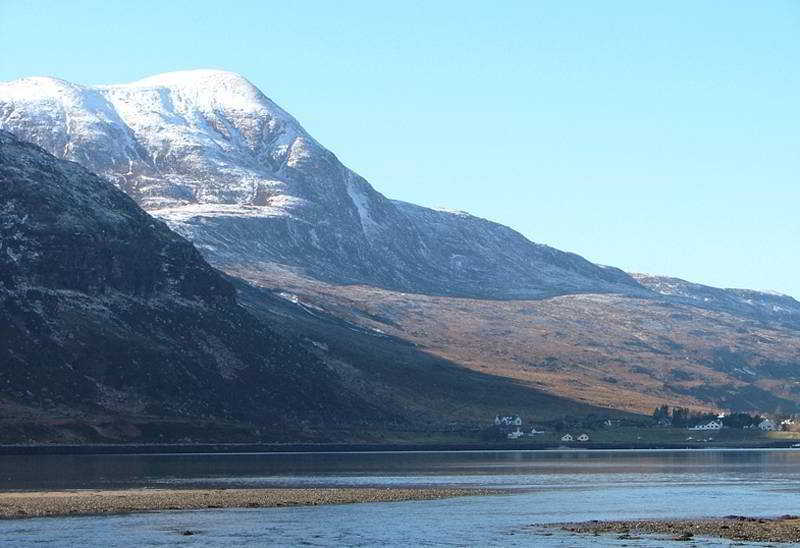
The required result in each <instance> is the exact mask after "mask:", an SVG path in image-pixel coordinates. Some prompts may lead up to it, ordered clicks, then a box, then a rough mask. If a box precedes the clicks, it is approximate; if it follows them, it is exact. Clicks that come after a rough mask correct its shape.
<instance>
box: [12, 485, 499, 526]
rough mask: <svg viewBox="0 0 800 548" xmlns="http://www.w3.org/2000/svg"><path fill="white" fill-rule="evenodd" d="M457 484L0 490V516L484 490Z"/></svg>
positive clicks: (389, 498) (347, 500) (422, 496)
mask: <svg viewBox="0 0 800 548" xmlns="http://www.w3.org/2000/svg"><path fill="white" fill-rule="evenodd" d="M495 492H496V491H493V490H487V489H461V488H430V489H428V488H413V489H411V488H409V489H400V488H398V489H379V488H354V489H131V490H118V491H101V490H74V491H39V492H7V493H0V518H3V519H18V518H31V517H43V516H72V515H91V514H122V513H128V512H146V511H155V510H197V509H204V508H265V507H275V506H316V505H320V504H351V503H358V502H397V501H405V500H431V499H442V498H449V497H459V496H470V495H486V494H492V493H495Z"/></svg>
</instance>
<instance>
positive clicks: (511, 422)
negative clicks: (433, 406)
mask: <svg viewBox="0 0 800 548" xmlns="http://www.w3.org/2000/svg"><path fill="white" fill-rule="evenodd" d="M625 427H635V428H640V429H659V428H660V429H671V430H672V431H674V430H676V429H677V430H685V431H687V438H686V440H687V441H691V440H694V439H695V438H694V437H693V436H692V434H691V433H692V432H707V433H710V432H719V431H721V430H723V429H730V430H741V431H743V432H744V431H754V432H776V431H790V432H800V417H795V416H783V417H779V416H775V417H771V418H770V417H764V416H761V415H751V414H748V413H741V412H737V413H719V414H713V413H701V412H693V411H691V410H689V409H686V408H681V407H676V408H672V409H670V408H669V407H668V406H666V405H665V406H662V407H659V408H657V409H656V410H655V411H654V412H653V414H652V417H651V419H649V420H647V419H646V420H644V421H635V422H631V421H626V420H624V419H611V418H605V419H599V418H597V417H590V418H588V419H584V420H580V421H572V422H570V421H568V420H561V421H551V422H549V423H547V424H545V423H541V424H532V423H526V422H525V421H523V419H522V417H521V416H520V415H506V414H497V415H495V417H494V420H493V425H492V426H491V427H490V428H489V432H490V435H491V437H493V438H494V439H509V440H522V439H528V440H532V439H536V438H537V437H541V436H543V435H545V434H548V436H547V437H548V438H549V439H551V440H552V439H553V438H554V437H555V438H556V439H559V440H561V441H562V442H589V441H592V439H593V435H594V433H596V432H597V431H598V430H607V429H614V428H625ZM711 439H713V438H705V439H704V440H702V441H710V440H711ZM698 441H701V440H699V439H698Z"/></svg>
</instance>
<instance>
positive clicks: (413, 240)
mask: <svg viewBox="0 0 800 548" xmlns="http://www.w3.org/2000/svg"><path fill="white" fill-rule="evenodd" d="M0 128H2V129H6V130H8V131H10V132H12V133H14V134H16V135H17V136H18V137H20V138H22V139H24V140H27V141H31V142H33V143H36V144H38V145H40V146H42V147H43V148H45V149H46V150H48V151H49V152H51V153H52V154H54V155H56V156H58V157H61V158H64V159H67V160H72V161H75V162H78V163H81V164H82V165H84V166H85V167H87V168H89V169H90V170H92V171H95V172H97V173H99V174H101V175H103V176H105V177H107V178H108V179H109V180H111V181H112V182H113V183H114V184H115V185H116V186H118V187H119V188H121V189H122V190H124V191H125V192H127V193H128V194H129V195H131V196H132V197H133V198H134V199H135V200H136V201H137V202H139V204H140V205H142V206H143V207H144V208H145V209H147V210H148V211H150V212H151V213H153V214H154V215H157V216H159V217H161V218H162V219H164V220H166V221H167V222H168V223H169V224H170V226H171V227H172V228H173V229H175V230H177V231H178V232H180V233H182V234H183V235H185V236H187V237H188V238H190V239H192V240H193V241H194V242H195V244H196V245H197V246H198V248H199V249H200V250H201V251H202V252H203V253H204V254H205V255H206V257H207V258H208V259H209V260H210V261H211V262H212V263H214V264H216V265H217V266H220V267H223V268H227V269H235V270H236V271H237V272H239V273H242V272H247V271H260V270H273V271H274V270H277V271H278V272H281V271H291V272H293V273H297V274H300V275H303V276H309V277H313V278H318V279H321V280H326V281H332V282H336V283H363V284H370V285H376V286H380V287H386V288H390V289H397V290H401V291H410V292H419V293H435V294H444V295H458V296H475V297H489V298H515V297H541V296H547V295H553V294H559V293H574V292H621V293H633V294H643V293H648V291H647V290H645V289H644V288H642V287H641V286H640V285H639V284H638V283H637V282H636V281H635V280H633V279H632V278H631V277H629V276H628V275H627V274H625V273H624V272H622V271H620V270H617V269H612V268H603V267H599V266H597V265H594V264H592V263H590V262H588V261H586V260H584V259H582V258H580V257H578V256H576V255H573V254H569V253H564V252H561V251H558V250H556V249H552V248H549V247H547V246H542V245H537V244H534V243H532V242H530V241H528V240H526V239H525V238H524V237H522V236H521V235H520V234H518V233H516V232H514V231H513V230H511V229H508V228H506V227H503V226H502V225H498V224H496V223H491V222H488V221H485V220H482V219H478V218H475V217H472V216H468V215H464V214H459V213H451V212H445V211H436V210H431V209H426V208H422V207H418V206H412V205H410V204H403V203H401V202H393V201H390V200H388V199H386V198H385V197H384V196H382V195H381V194H380V193H378V192H376V191H375V190H374V189H373V188H372V187H371V186H370V185H369V183H367V182H366V181H365V180H364V179H363V178H361V177H359V176H358V175H357V174H355V173H354V172H352V171H350V170H349V169H347V168H346V167H345V166H343V165H342V164H341V163H340V162H339V161H338V159H337V158H336V157H335V156H334V155H333V154H332V153H330V152H329V151H327V150H326V149H325V148H323V147H322V146H321V145H320V144H319V143H317V142H316V141H315V140H314V139H313V138H311V137H310V136H309V135H308V134H307V133H306V132H305V130H304V129H303V128H302V127H301V126H300V124H299V123H298V122H297V121H296V120H295V119H294V118H292V117H291V116H290V115H289V114H287V113H286V112H285V111H283V110H282V109H281V108H280V107H278V106H277V105H275V104H274V103H273V102H272V101H270V100H269V99H268V98H267V97H266V96H265V95H264V94H263V93H261V91H259V90H258V89H257V88H256V87H255V86H253V85H252V84H251V83H250V82H248V81H247V80H246V79H245V78H243V77H242V76H239V75H237V74H233V73H229V72H223V71H213V70H196V71H185V72H176V73H169V74H162V75H158V76H153V77H150V78H145V79H143V80H139V81H137V82H133V83H130V84H124V85H109V86H95V87H87V86H79V85H75V84H71V83H69V82H64V81H61V80H56V79H52V78H25V79H21V80H16V81H13V82H7V83H3V84H0Z"/></svg>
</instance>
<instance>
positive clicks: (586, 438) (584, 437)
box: [578, 434, 589, 441]
mask: <svg viewBox="0 0 800 548" xmlns="http://www.w3.org/2000/svg"><path fill="white" fill-rule="evenodd" d="M578 441H589V434H581V435H580V436H578Z"/></svg>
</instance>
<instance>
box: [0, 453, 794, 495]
mask: <svg viewBox="0 0 800 548" xmlns="http://www.w3.org/2000/svg"><path fill="white" fill-rule="evenodd" d="M744 478H746V479H747V480H748V481H757V482H758V481H761V482H769V483H776V484H781V482H783V483H782V484H783V486H786V482H796V481H798V480H800V451H797V450H787V449H776V450H703V451H696V450H652V451H619V450H614V451H574V450H572V451H470V452H382V453H261V454H183V455H79V456H3V457H0V489H44V488H48V489H54V488H98V487H104V488H114V487H134V486H143V487H146V486H160V485H164V484H179V485H198V486H201V485H203V486H211V485H228V486H230V485H237V486H238V485H243V486H244V485H274V486H292V485H367V484H370V485H371V484H385V483H391V484H404V483H405V484H414V485H419V484H442V483H453V484H471V485H487V486H492V485H499V486H519V487H526V488H529V487H550V486H558V485H565V486H569V485H571V484H573V483H578V484H580V483H581V482H583V481H589V480H591V481H592V482H593V483H600V484H609V485H611V484H615V483H617V482H621V481H624V482H663V483H685V482H696V481H705V482H708V481H714V482H719V483H726V482H735V481H739V480H742V479H744Z"/></svg>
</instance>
